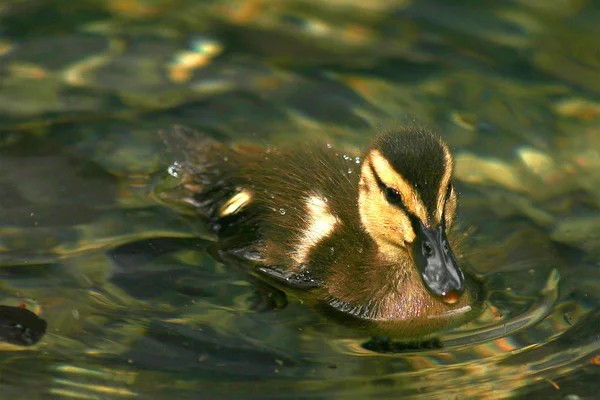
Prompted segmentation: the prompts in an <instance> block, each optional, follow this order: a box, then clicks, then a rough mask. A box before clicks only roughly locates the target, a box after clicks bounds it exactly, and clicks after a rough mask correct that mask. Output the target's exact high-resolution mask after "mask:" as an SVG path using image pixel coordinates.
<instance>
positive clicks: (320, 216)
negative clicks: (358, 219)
mask: <svg viewBox="0 0 600 400" xmlns="http://www.w3.org/2000/svg"><path fill="white" fill-rule="evenodd" d="M305 205H306V211H307V216H306V222H307V225H306V228H305V231H304V233H303V234H302V236H301V237H300V242H299V244H298V246H297V247H296V251H295V252H294V254H293V258H294V261H296V263H298V264H304V263H306V261H307V260H308V257H309V255H310V250H311V249H312V248H313V247H315V246H316V245H317V244H318V243H319V242H320V241H321V240H323V239H325V238H327V237H329V235H330V234H331V232H333V230H334V229H335V227H336V226H337V225H338V224H339V223H340V220H339V219H338V217H336V216H335V215H334V214H332V213H331V211H330V210H329V206H328V205H327V203H326V202H325V200H323V199H322V198H321V197H319V196H317V195H313V196H311V197H309V198H308V199H307V200H306V203H305Z"/></svg>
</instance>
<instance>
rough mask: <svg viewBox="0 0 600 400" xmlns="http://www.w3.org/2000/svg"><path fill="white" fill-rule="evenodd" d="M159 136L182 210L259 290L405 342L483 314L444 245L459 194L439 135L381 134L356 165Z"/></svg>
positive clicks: (184, 132) (478, 286)
mask: <svg viewBox="0 0 600 400" xmlns="http://www.w3.org/2000/svg"><path fill="white" fill-rule="evenodd" d="M162 136H163V138H164V139H165V142H166V143H167V145H168V147H169V148H170V150H171V152H172V153H173V155H174V156H175V157H176V159H177V161H178V163H179V166H180V171H179V177H180V179H181V180H180V186H179V188H180V189H181V190H183V191H184V196H183V197H184V199H185V201H186V202H187V203H189V204H191V205H192V206H193V209H194V210H195V211H196V212H197V213H198V214H199V215H200V216H202V217H203V218H204V219H205V220H206V222H207V223H208V226H209V228H210V229H211V230H212V231H213V232H214V233H215V237H216V241H215V243H214V245H213V246H212V248H211V250H210V253H211V254H212V255H213V257H215V258H216V259H217V260H218V261H220V262H223V263H225V264H228V265H235V266H238V267H240V266H242V268H243V270H244V271H245V272H246V273H248V274H249V276H251V277H253V278H251V279H252V280H254V281H257V282H258V283H259V285H260V286H261V287H262V289H263V290H264V289H265V288H269V287H275V288H277V289H279V290H283V291H284V292H286V293H288V294H292V295H294V296H296V297H298V298H300V299H301V300H303V301H304V302H307V303H309V304H312V305H313V306H315V307H317V308H319V309H320V310H322V311H324V312H325V313H326V314H327V315H328V316H330V317H335V318H338V319H339V318H341V319H343V320H345V321H347V322H353V323H354V325H355V326H357V327H360V328H361V329H364V330H366V331H367V332H368V333H369V334H372V335H378V336H386V337H395V338H404V339H410V340H414V339H424V338H427V337H429V336H431V335H432V334H433V333H435V332H438V331H440V330H442V329H447V328H450V327H455V326H458V325H461V324H464V323H466V322H468V321H469V320H470V319H473V318H474V317H475V316H477V314H478V313H479V312H480V309H481V305H482V303H483V298H484V292H485V291H484V287H483V284H482V282H481V281H480V280H479V279H478V278H477V277H476V275H475V274H474V273H473V272H471V271H470V270H468V269H464V268H462V267H461V266H460V265H459V263H458V262H457V259H456V257H455V255H454V253H453V252H452V249H451V245H450V242H451V241H450V240H449V239H448V236H447V231H448V229H449V228H450V227H451V226H452V224H453V222H454V219H455V216H456V206H457V194H456V191H455V190H454V187H453V185H452V182H451V178H452V171H453V158H452V155H451V154H450V151H449V149H448V146H447V145H446V144H445V143H444V142H443V140H442V139H441V138H440V137H439V136H438V135H437V134H434V133H432V132H431V131H429V130H426V129H422V128H415V127H412V128H405V129H400V130H394V131H391V132H387V133H384V134H382V135H380V136H378V137H377V138H376V139H375V141H374V142H373V144H372V145H371V146H370V148H368V149H367V151H366V152H365V153H364V154H363V155H362V156H356V155H350V153H349V152H345V151H343V150H340V149H336V148H335V147H334V146H332V145H331V144H328V143H327V142H312V143H304V144H303V145H301V146H298V147H281V148H279V147H277V148H258V147H252V146H237V147H231V146H228V145H225V144H223V143H221V142H218V141H216V140H214V139H211V138H209V137H207V136H204V135H201V134H198V133H195V132H193V131H190V130H188V129H186V128H182V127H176V128H175V129H174V130H172V131H171V132H163V133H162ZM272 290H274V289H272ZM271 297H272V296H271Z"/></svg>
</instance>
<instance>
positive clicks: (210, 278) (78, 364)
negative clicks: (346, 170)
mask: <svg viewBox="0 0 600 400" xmlns="http://www.w3.org/2000/svg"><path fill="white" fill-rule="evenodd" d="M361 4H362V2H358V1H352V0H336V1H333V0H332V1H329V2H316V1H311V0H304V1H299V0H296V1H293V0H288V1H280V2H260V1H252V0H244V1H243V0H237V1H232V2H227V3H223V2H215V1H206V2H194V1H188V0H178V1H168V2H167V1H150V0H148V1H143V0H137V1H136V0H133V1H122V2H117V1H100V0H97V1H91V0H89V1H80V2H76V3H73V2H69V6H68V7H65V3H64V2H61V1H36V0H29V1H24V2H22V1H21V2H5V3H3V5H2V6H0V19H1V20H0V67H1V71H0V77H1V79H2V80H1V85H0V145H1V146H0V153H1V154H0V168H1V170H2V173H1V174H0V188H1V189H2V196H1V198H0V216H1V219H0V221H1V224H0V232H1V234H0V249H1V252H0V266H1V268H0V304H3V305H13V306H17V305H19V304H20V303H23V304H24V305H25V306H26V307H27V309H29V310H32V311H34V312H36V313H37V314H38V315H40V316H42V317H43V318H44V319H45V320H46V321H48V333H47V334H46V336H45V337H44V338H43V339H42V341H41V342H40V343H39V344H37V345H36V346H34V347H29V348H22V347H16V346H12V347H11V346H9V345H7V344H5V345H2V347H0V351H2V358H1V361H0V388H1V390H2V394H3V396H5V397H7V398H49V399H51V398H73V399H92V398H108V399H122V398H136V397H138V398H152V399H167V398H169V399H172V398H178V399H179V398H217V397H219V398H220V397H221V396H226V397H228V398H316V399H318V398H343V399H346V398H366V397H373V396H380V397H383V398H478V397H479V398H487V399H489V398H507V397H529V398H531V397H535V398H555V399H576V398H581V399H585V398H594V397H595V396H597V392H598V390H599V389H600V385H599V384H598V379H597V377H598V373H599V372H600V332H599V329H598V327H599V326H600V296H599V295H598V293H600V290H599V288H600V269H599V268H598V263H599V261H600V252H599V251H598V248H599V246H598V245H599V244H600V235H599V234H598V231H599V229H598V228H599V227H600V218H599V217H600V213H599V211H598V210H599V209H600V190H599V189H598V188H599V187H600V173H599V172H598V171H600V168H599V167H600V52H599V48H598V46H597V43H596V42H597V40H596V38H597V37H598V36H599V34H600V32H599V28H598V27H599V26H600V23H599V22H600V14H599V10H598V6H597V5H596V4H595V3H594V2H586V1H566V0H556V1H545V2H522V1H513V2H502V3H498V4H496V3H489V4H488V3H483V2H471V1H460V2H452V4H450V3H448V2H442V1H430V0H426V1H419V2H411V1H396V2H394V1H389V0H380V1H374V2H370V3H369V4H370V5H369V6H368V7H366V8H364V7H365V6H362V7H363V8H361ZM413 120H416V121H419V122H420V123H422V124H426V125H429V126H431V127H433V128H434V129H436V130H438V131H439V132H441V133H442V134H443V135H444V137H445V138H446V139H447V141H448V142H449V143H450V144H451V146H452V148H453V149H454V153H455V156H456V164H457V165H456V179H455V180H456V184H457V188H458V189H459V191H460V193H461V202H460V208H459V212H460V222H461V226H462V229H464V230H465V231H470V232H472V233H471V235H470V236H469V239H468V240H467V242H466V244H465V252H466V254H468V256H469V257H470V259H471V260H472V263H473V265H474V267H475V269H476V270H478V271H479V272H480V273H481V274H483V275H484V276H485V277H486V279H487V280H488V286H489V289H490V297H489V307H488V309H487V311H486V312H485V313H484V314H483V315H482V316H481V318H479V319H478V320H477V321H475V322H473V323H471V324H469V325H467V326H465V327H462V328H460V329H457V330H454V331H451V332H447V333H445V334H444V335H443V337H442V339H443V341H444V343H445V345H446V347H445V348H443V349H441V350H439V349H437V350H436V349H430V350H421V351H411V352H407V353H403V354H396V355H389V354H387V355H386V354H378V353H373V352H369V351H367V350H365V349H364V348H363V347H361V343H362V342H363V341H364V338H361V337H360V336H358V335H357V334H356V333H355V332H353V331H351V330H350V329H348V328H345V327H343V326H338V325H334V324H331V323H328V322H327V321H324V320H323V319H322V318H321V316H320V315H318V314H317V313H315V312H314V311H313V310H311V309H310V308H308V307H306V306H305V305H303V304H300V303H298V302H290V304H289V305H288V307H287V308H286V309H285V310H283V311H280V312H276V313H253V312H250V311H248V304H249V303H250V302H251V300H252V287H251V285H250V284H249V283H248V282H247V281H246V280H245V278H244V276H243V275H241V274H239V273H238V272H236V271H235V270H232V269H229V268H226V267H224V266H222V265H219V264H217V263H215V262H214V261H212V260H211V258H210V257H208V256H207V254H206V252H205V246H206V244H207V243H208V241H207V240H208V239H210V237H209V233H208V232H207V231H206V230H204V229H203V227H202V226H199V224H198V223H197V222H195V221H194V219H193V218H190V217H189V216H188V214H187V211H188V209H187V208H185V207H177V206H176V205H172V207H165V206H164V205H162V204H160V203H163V202H159V201H157V199H156V198H155V196H154V195H151V194H149V193H150V192H151V190H150V189H151V188H153V187H154V186H155V185H157V184H160V185H165V184H166V185H168V184H170V182H171V181H170V180H169V179H174V177H170V176H169V174H172V175H173V176H175V175H177V173H178V166H177V165H176V164H175V162H176V161H179V160H173V159H170V158H169V157H168V156H167V155H166V153H165V151H164V147H163V145H162V143H161V141H160V139H159V137H158V135H157V132H158V131H159V130H163V129H169V128H170V127H172V126H173V125H175V124H182V125H185V126H189V127H192V128H194V129H199V130H202V131H204V132H208V133H210V134H211V135H212V136H213V137H215V138H217V139H220V140H235V141H246V142H253V143H256V144H261V145H262V144H265V145H267V144H268V143H270V142H274V141H282V140H283V141H285V140H289V139H290V138H297V137H300V136H302V137H311V136H318V135H319V134H320V133H321V132H327V133H328V134H329V135H330V136H332V137H333V138H335V139H336V143H344V144H350V145H354V146H362V145H364V144H365V143H367V142H368V141H369V140H370V138H371V137H372V136H373V134H374V133H376V132H377V131H379V130H382V129H386V128H387V127H393V126H394V125H397V124H399V123H403V122H407V121H408V122H411V121H413ZM162 200H164V199H162Z"/></svg>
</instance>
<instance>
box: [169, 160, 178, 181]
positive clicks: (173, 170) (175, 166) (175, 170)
mask: <svg viewBox="0 0 600 400" xmlns="http://www.w3.org/2000/svg"><path fill="white" fill-rule="evenodd" d="M167 172H168V173H169V175H171V176H172V177H173V178H179V173H180V172H181V164H179V163H178V162H177V161H175V162H174V163H173V164H171V165H169V168H167Z"/></svg>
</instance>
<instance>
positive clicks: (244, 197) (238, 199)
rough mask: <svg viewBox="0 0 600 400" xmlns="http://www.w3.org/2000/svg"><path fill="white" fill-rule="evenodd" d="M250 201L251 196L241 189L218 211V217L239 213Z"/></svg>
mask: <svg viewBox="0 0 600 400" xmlns="http://www.w3.org/2000/svg"><path fill="white" fill-rule="evenodd" d="M251 199H252V194H251V193H250V192H249V191H247V190H246V189H243V190H242V191H240V192H238V193H236V194H235V195H234V196H233V197H231V198H230V199H229V200H227V202H226V203H225V204H223V206H222V207H221V208H220V209H219V217H227V216H229V215H232V214H235V213H237V212H238V211H240V210H241V209H242V208H243V207H244V206H245V205H246V204H248V203H249V202H250V200H251Z"/></svg>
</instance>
